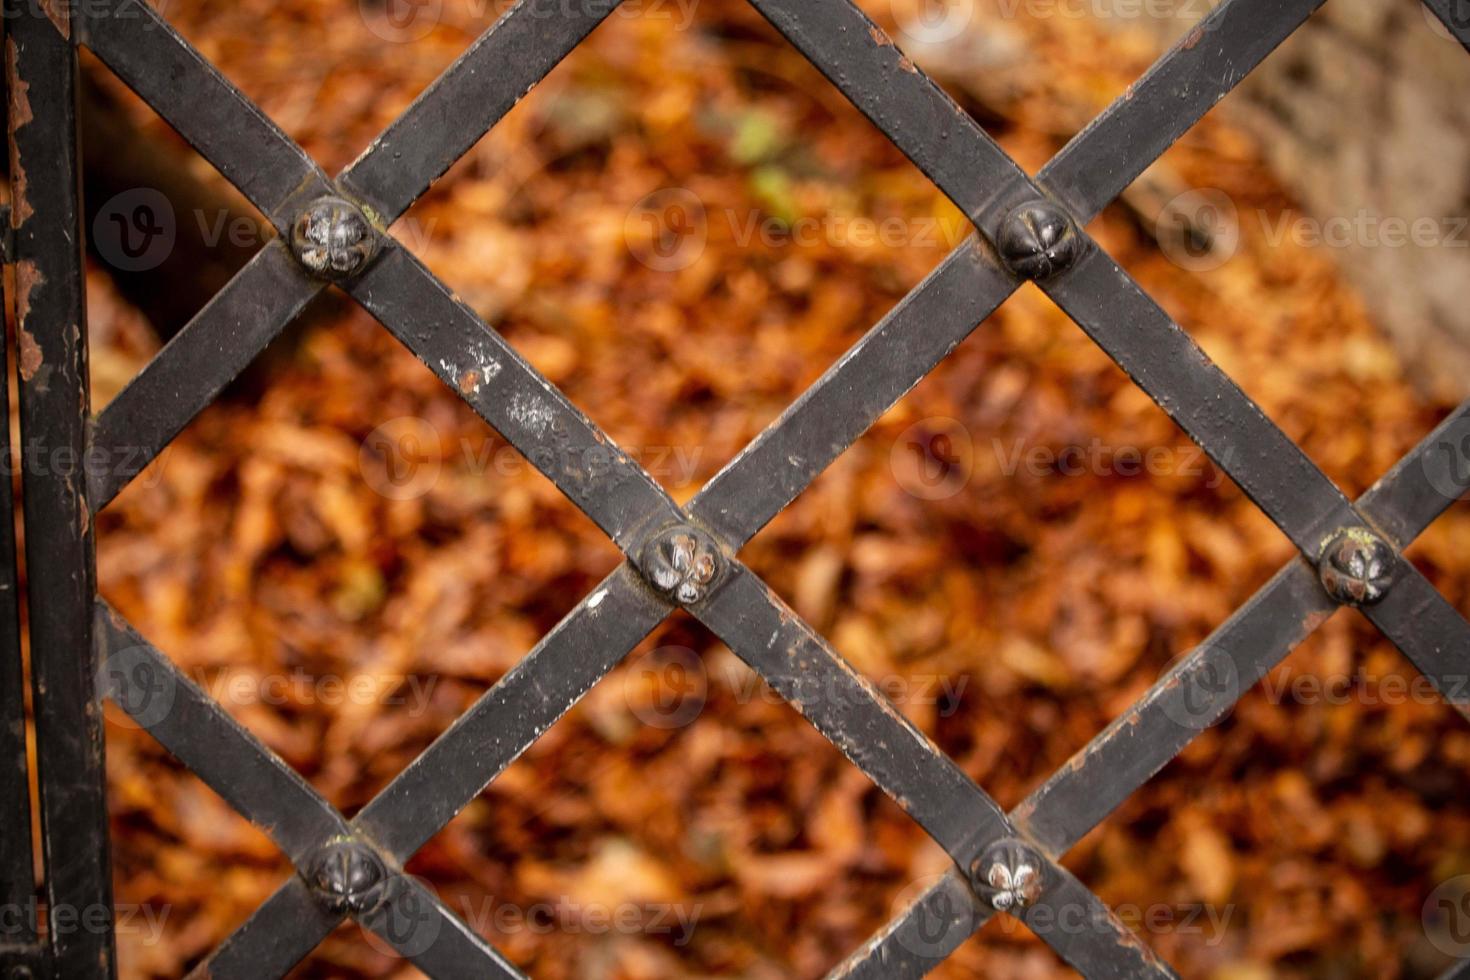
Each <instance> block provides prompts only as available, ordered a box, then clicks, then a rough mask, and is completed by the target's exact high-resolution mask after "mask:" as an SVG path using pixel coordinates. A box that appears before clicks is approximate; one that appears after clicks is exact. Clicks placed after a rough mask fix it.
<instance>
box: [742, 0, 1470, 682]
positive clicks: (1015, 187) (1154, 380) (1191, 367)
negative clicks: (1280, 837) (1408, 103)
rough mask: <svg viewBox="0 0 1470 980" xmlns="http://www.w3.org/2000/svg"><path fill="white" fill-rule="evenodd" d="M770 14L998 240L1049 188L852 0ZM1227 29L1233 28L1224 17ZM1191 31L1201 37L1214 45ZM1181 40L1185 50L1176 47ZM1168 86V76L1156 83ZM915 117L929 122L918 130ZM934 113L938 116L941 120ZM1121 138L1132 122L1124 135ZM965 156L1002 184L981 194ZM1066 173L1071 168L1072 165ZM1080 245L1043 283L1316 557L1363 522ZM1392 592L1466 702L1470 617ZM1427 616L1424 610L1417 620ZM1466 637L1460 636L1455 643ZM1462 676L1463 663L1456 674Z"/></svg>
mask: <svg viewBox="0 0 1470 980" xmlns="http://www.w3.org/2000/svg"><path fill="white" fill-rule="evenodd" d="M751 2H752V3H753V4H755V6H756V7H757V8H759V9H760V11H761V13H762V14H763V15H765V16H766V17H767V18H768V19H770V20H771V22H772V23H773V24H774V25H775V26H776V27H777V28H778V29H779V30H780V31H781V32H782V33H783V34H785V35H786V36H787V37H788V38H790V39H791V40H792V43H793V44H795V45H796V46H797V47H798V49H800V50H801V52H802V53H803V54H804V55H806V57H807V58H808V59H809V60H811V61H812V62H813V63H814V64H816V65H817V66H818V67H820V68H821V70H822V71H823V72H824V73H826V74H827V76H828V78H829V79H831V80H832V82H833V83H834V84H835V85H836V86H837V87H838V88H839V89H840V90H841V91H842V92H843V94H844V95H846V96H847V97H848V98H849V99H850V100H852V102H853V103H854V104H855V105H857V106H858V107H859V108H860V109H861V110H862V111H863V112H864V113H865V114H866V115H867V116H868V117H869V118H870V119H871V120H872V121H873V122H874V124H876V125H877V126H878V127H879V128H880V129H882V130H883V131H884V132H885V134H886V135H888V136H889V138H890V139H892V140H893V141H894V143H895V144H896V145H897V146H898V147H899V148H900V149H901V150H903V152H904V153H905V154H906V155H908V156H909V157H910V158H911V159H913V160H914V162H915V163H916V164H918V165H919V166H920V168H921V169H923V170H924V171H925V172H926V173H928V174H929V175H930V176H931V177H932V178H933V179H934V180H935V181H936V182H937V183H939V184H940V188H941V189H942V190H944V191H945V192H946V193H947V194H949V195H950V197H951V198H953V199H954V200H955V202H956V203H957V204H958V205H959V206H960V207H961V208H963V209H965V210H967V211H968V212H969V213H970V214H971V216H972V219H973V220H974V221H975V222H976V224H977V225H978V226H979V227H980V228H981V230H982V231H983V232H985V233H986V235H987V237H989V238H990V239H991V240H992V241H994V240H995V239H996V238H997V235H998V229H999V225H1000V221H1001V218H1002V216H1003V214H1004V213H1005V212H1006V210H1008V209H1009V208H1010V207H1011V206H1012V205H1014V204H1017V203H1020V202H1022V201H1025V200H1028V199H1031V200H1034V199H1036V198H1041V197H1044V196H1045V195H1044V194H1043V192H1042V190H1041V189H1040V188H1039V187H1037V186H1035V185H1034V184H1032V182H1031V181H1030V179H1029V178H1027V177H1026V176H1025V175H1024V173H1022V172H1021V171H1020V168H1019V167H1017V166H1016V165H1015V163H1014V162H1013V161H1011V159H1010V157H1009V156H1007V155H1006V154H1005V152H1004V151H1003V150H1001V148H1000V147H999V146H998V145H996V143H995V142H994V141H993V140H992V139H990V137H989V136H988V135H986V134H985V133H984V131H983V130H981V129H980V128H979V126H977V125H976V124H975V123H974V121H973V120H972V119H970V117H969V116H968V115H967V114H966V113H964V111H963V110H962V109H960V108H959V106H957V105H955V103H954V102H953V100H951V99H950V98H949V96H948V95H947V94H945V92H944V91H943V90H942V89H940V88H939V87H938V86H937V85H935V84H934V83H933V82H932V81H930V80H929V79H928V78H927V77H925V76H924V75H923V73H922V72H919V71H918V70H917V69H915V68H914V67H913V65H912V63H911V62H909V61H908V59H907V58H906V57H904V56H903V54H902V53H901V52H899V51H898V49H897V48H896V46H895V45H894V44H893V42H892V41H891V40H890V39H889V38H888V37H887V35H885V34H883V32H882V31H881V30H879V28H878V27H877V26H876V25H874V24H873V22H872V21H871V20H870V19H869V18H868V17H867V15H866V14H864V13H863V12H862V11H861V10H859V9H858V8H857V7H856V6H855V5H853V4H852V3H851V2H850V0H834V2H832V3H829V4H822V5H819V6H816V7H812V6H810V5H801V4H798V2H797V0H751ZM1220 26H1224V25H1223V22H1222V23H1221V25H1220ZM1204 38H1205V35H1204V34H1203V33H1201V34H1200V35H1199V36H1198V37H1195V39H1194V40H1195V45H1194V46H1195V47H1198V46H1199V45H1200V44H1202V43H1204V44H1209V45H1212V46H1213V45H1214V43H1215V42H1214V41H1212V40H1211V41H1206V40H1204ZM1177 50H1179V49H1176V51H1177ZM1159 87H1160V88H1164V89H1167V86H1159ZM914 120H924V121H926V122H927V123H929V124H930V125H928V126H927V128H926V127H925V126H918V125H915V123H914ZM936 120H939V121H940V123H938V124H935V121H936ZM1121 135H1122V136H1126V135H1127V134H1126V131H1125V132H1122V133H1121ZM957 154H959V155H960V156H962V157H965V158H968V159H970V160H971V161H972V163H973V166H975V167H978V168H980V171H981V172H982V173H983V174H986V175H987V176H990V177H991V178H992V179H995V180H998V181H1003V182H1004V184H1005V186H1004V187H990V188H989V189H988V193H987V194H986V195H984V196H978V195H976V194H975V193H974V192H973V190H972V188H971V187H970V186H969V185H968V184H966V183H965V182H964V181H963V180H962V179H961V178H962V176H963V168H960V167H958V165H957V164H955V163H954V161H955V160H956V159H957ZM1065 172H1066V171H1065V170H1063V173H1065ZM1075 234H1076V235H1077V236H1078V238H1079V240H1080V242H1081V246H1080V248H1081V251H1082V255H1081V256H1080V257H1079V258H1078V260H1077V261H1076V263H1075V264H1074V265H1072V266H1071V267H1070V268H1068V269H1066V270H1065V271H1063V272H1062V273H1060V274H1059V275H1057V276H1056V277H1055V278H1053V279H1051V280H1048V281H1046V282H1044V283H1042V284H1041V287H1042V289H1043V290H1044V291H1045V292H1046V293H1047V295H1048V296H1050V297H1051V298H1052V300H1053V301H1054V302H1056V303H1057V305H1058V306H1060V307H1061V308H1062V309H1063V310H1064V311H1065V312H1066V313H1067V314H1068V315H1069V316H1070V317H1071V318H1072V319H1073V320H1075V321H1076V322H1077V324H1078V325H1079V326H1080V327H1082V329H1083V330H1084V331H1085V332H1086V333H1087V334H1088V335H1089V336H1090V337H1091V338H1092V339H1093V341H1094V342H1095V343H1097V344H1098V346H1100V347H1101V348H1102V349H1103V350H1104V351H1105V352H1106V353H1107V354H1108V356H1109V357H1111V358H1112V359H1113V360H1114V361H1116V362H1117V363H1118V364H1119V365H1120V366H1121V367H1122V368H1123V369H1124V371H1126V372H1127V373H1128V375H1129V376H1130V377H1131V378H1132V379H1133V380H1134V381H1135V382H1136V383H1137V384H1138V385H1139V387H1141V388H1142V389H1143V390H1144V391H1145V392H1147V393H1148V395H1149V397H1151V398H1152V399H1153V400H1154V401H1155V402H1156V403H1157V404H1158V405H1159V407H1160V408H1162V409H1163V410H1164V411H1165V412H1166V413H1167V414H1168V415H1169V416H1170V418H1172V419H1173V420H1174V421H1175V422H1176V423H1177V424H1178V425H1179V426H1180V427H1181V428H1182V429H1183V430H1184V431H1185V432H1186V433H1187V434H1188V435H1189V436H1190V438H1192V439H1193V440H1194V441H1195V442H1197V443H1198V444H1199V445H1200V446H1201V447H1202V448H1203V449H1204V450H1205V452H1206V453H1207V454H1209V456H1210V457H1211V458H1212V459H1213V460H1214V461H1215V462H1216V463H1217V464H1218V465H1219V466H1220V467H1221V469H1223V470H1224V471H1225V472H1226V473H1227V474H1229V475H1230V477H1231V478H1232V479H1233V480H1235V482H1236V483H1237V484H1238V485H1239V486H1240V487H1241V489H1242V490H1244V491H1245V493H1246V495H1247V496H1249V497H1250V498H1251V499H1252V500H1253V501H1254V502H1255V503H1256V505H1257V506H1259V507H1260V508H1261V509H1262V510H1263V511H1265V513H1266V514H1267V516H1268V517H1270V518H1271V520H1272V521H1273V522H1275V523H1276V525H1277V526H1278V527H1280V528H1281V529H1282V531H1284V532H1285V533H1286V535H1287V536H1288V537H1289V538H1290V539H1291V540H1292V542H1293V543H1294V544H1296V546H1297V547H1298V548H1299V549H1300V550H1301V551H1302V552H1303V554H1305V555H1307V556H1308V557H1309V558H1310V559H1312V560H1316V559H1317V557H1318V556H1319V554H1320V552H1321V549H1322V547H1323V545H1324V543H1325V542H1326V540H1327V539H1328V538H1329V537H1330V536H1331V535H1332V534H1333V533H1335V532H1337V531H1339V530H1343V529H1346V528H1352V527H1360V526H1364V525H1366V524H1367V522H1366V521H1365V520H1364V519H1363V518H1362V516H1361V515H1359V514H1356V513H1355V512H1354V511H1353V509H1352V507H1351V505H1350V504H1349V503H1348V501H1347V498H1346V497H1344V496H1343V494H1342V492H1341V491H1339V490H1338V489H1337V487H1336V486H1334V485H1333V484H1332V482H1331V481H1330V480H1328V479H1327V477H1326V476H1325V475H1324V474H1323V473H1322V472H1321V470H1319V469H1317V467H1316V466H1315V464H1313V463H1312V461H1311V460H1310V459H1308V458H1307V456H1306V454H1305V453H1304V452H1302V450H1301V448H1300V447H1298V446H1297V445H1296V443H1294V442H1292V441H1291V440H1290V439H1289V438H1287V436H1286V435H1285V433H1283V432H1282V431H1281V430H1280V429H1279V428H1278V427H1277V426H1276V425H1275V423H1273V422H1272V421H1271V420H1270V419H1268V418H1266V416H1265V414H1264V413H1263V412H1262V411H1261V410H1260V408H1259V406H1257V405H1256V404H1255V402H1253V401H1251V399H1250V398H1249V397H1248V396H1247V395H1246V394H1245V392H1243V391H1241V390H1240V388H1239V386H1237V385H1236V384H1235V383H1234V382H1233V381H1232V380H1231V379H1230V378H1229V377H1228V376H1226V375H1225V373H1224V372H1223V371H1221V370H1219V368H1217V367H1216V366H1215V365H1214V364H1213V363H1212V362H1211V361H1210V360H1209V358H1208V357H1207V356H1206V355H1205V354H1204V352H1203V351H1202V350H1200V348H1199V346H1198V345H1197V344H1195V343H1194V340H1193V339H1192V338H1191V337H1190V336H1189V335H1188V334H1187V333H1185V332H1184V331H1183V330H1182V329H1181V328H1180V327H1179V326H1178V325H1177V324H1176V323H1174V322H1173V320H1172V319H1170V317H1169V316H1168V314H1167V313H1165V312H1164V311H1163V309H1161V308H1160V307H1159V306H1158V304H1157V303H1155V302H1154V301H1153V299H1152V298H1150V297H1149V296H1148V295H1147V294H1146V293H1145V292H1144V291H1143V290H1142V289H1141V288H1140V287H1139V286H1138V285H1137V283H1135V282H1134V281H1133V279H1132V278H1131V277H1130V276H1129V275H1128V274H1127V273H1126V272H1125V271H1124V270H1123V269H1122V268H1121V267H1120V266H1118V264H1117V263H1116V262H1115V261H1113V259H1112V258H1111V257H1110V256H1108V255H1107V254H1106V253H1105V252H1104V251H1103V250H1102V249H1101V248H1099V247H1098V246H1097V245H1096V243H1095V242H1093V241H1092V240H1091V239H1090V238H1089V237H1088V236H1087V235H1086V234H1085V232H1083V231H1082V230H1081V229H1080V228H1078V229H1077V230H1076V232H1075ZM1399 565H1400V573H1401V577H1402V578H1403V579H1404V581H1403V582H1402V583H1401V584H1400V585H1398V586H1396V587H1395V589H1394V593H1396V594H1397V598H1393V599H1390V600H1389V605H1388V606H1387V607H1386V608H1382V609H1380V610H1378V611H1377V613H1373V612H1370V617H1375V616H1376V618H1375V619H1374V621H1375V623H1379V622H1380V621H1381V627H1382V628H1383V629H1384V632H1385V635H1387V636H1389V638H1390V639H1393V640H1395V642H1396V643H1398V644H1399V645H1400V649H1402V650H1404V652H1405V653H1406V654H1407V655H1408V656H1409V657H1410V658H1411V659H1414V660H1415V661H1416V663H1419V664H1420V665H1421V669H1423V670H1424V671H1425V673H1426V674H1427V676H1429V677H1430V678H1431V679H1432V680H1433V681H1434V682H1435V683H1436V685H1438V686H1439V688H1440V690H1441V691H1442V692H1443V693H1444V694H1445V695H1446V697H1447V698H1448V699H1449V700H1451V702H1452V703H1455V704H1456V705H1457V706H1463V705H1466V704H1467V693H1466V691H1465V690H1464V688H1465V685H1464V684H1463V683H1462V682H1459V681H1457V680H1456V679H1455V678H1456V673H1455V672H1456V658H1455V657H1454V656H1453V654H1452V653H1451V651H1452V650H1454V649H1456V648H1460V649H1463V648H1465V646H1466V645H1470V623H1466V622H1465V620H1464V617H1463V616H1460V615H1459V613H1457V612H1455V610H1453V609H1452V608H1451V607H1450V606H1449V604H1448V603H1446V602H1444V601H1443V599H1442V598H1439V599H1436V598H1435V596H1434V595H1433V594H1432V593H1433V589H1432V587H1431V586H1430V585H1429V584H1428V583H1427V582H1426V581H1424V579H1423V577H1422V576H1421V575H1419V573H1418V572H1417V571H1416V570H1415V569H1413V568H1412V566H1410V565H1409V564H1408V563H1407V562H1402V561H1400V562H1399ZM1416 615H1417V616H1418V617H1420V619H1419V620H1416V619H1415V616H1416ZM1457 644H1458V645H1459V646H1458V647H1457ZM1459 673H1460V674H1463V671H1459Z"/></svg>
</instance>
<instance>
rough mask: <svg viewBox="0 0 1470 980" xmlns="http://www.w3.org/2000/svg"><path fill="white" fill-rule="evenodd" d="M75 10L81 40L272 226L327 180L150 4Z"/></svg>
mask: <svg viewBox="0 0 1470 980" xmlns="http://www.w3.org/2000/svg"><path fill="white" fill-rule="evenodd" d="M78 12H79V13H80V14H82V15H83V18H84V19H81V20H79V21H78V35H79V40H81V41H82V43H84V44H85V45H86V46H87V47H88V49H90V50H91V51H92V53H93V54H95V55H96V56H97V57H98V58H99V59H100V60H101V61H102V63H103V64H105V65H106V66H107V67H108V68H109V69H111V70H112V72H113V73H114V74H115V75H117V77H118V78H120V79H122V80H123V81H124V82H126V83H127V85H128V87H129V88H131V89H132V90H133V91H134V92H136V93H137V94H138V95H139V96H140V97H141V98H142V99H143V101H144V102H147V103H148V104H149V105H150V106H152V107H153V109H154V111H156V112H157V113H158V114H159V116H161V117H162V118H163V119H164V120H165V121H166V122H168V123H169V125H171V126H173V128H174V129H175V130H176V131H177V132H178V133H179V135H180V136H182V137H183V138H184V139H185V141H187V142H188V143H189V145H191V146H193V147H194V149H196V150H198V151H199V155H200V156H202V157H204V159H206V160H208V161H209V162H210V163H211V164H213V166H214V168H215V169H216V170H218V171H219V172H220V174H221V175H222V176H224V178H225V179H226V180H228V181H229V182H230V183H232V184H234V185H235V187H236V188H238V189H239V191H240V193H241V194H244V195H245V199H246V200H248V201H249V202H250V203H251V204H253V205H255V206H256V207H257V208H259V209H260V213H261V214H263V215H265V216H266V217H267V218H269V219H270V221H271V223H272V224H273V225H275V227H276V230H277V231H280V232H281V233H282V234H285V233H287V232H288V231H289V229H290V225H291V215H290V214H289V213H288V212H287V211H286V210H285V209H284V205H285V204H286V203H287V202H288V201H290V200H292V199H293V198H298V197H300V196H301V194H302V193H303V191H308V192H309V191H310V190H311V189H312V188H314V189H315V190H316V192H317V193H325V192H326V191H327V189H328V188H330V186H331V184H330V182H329V181H328V180H327V177H326V174H324V173H322V171H321V169H320V168H319V167H317V165H316V163H315V162H314V161H313V160H312V159H311V158H310V157H309V156H307V155H306V153H305V152H304V151H303V150H302V149H301V148H300V147H299V146H297V145H296V144H295V143H294V142H292V140H291V138H290V137H289V136H287V135H286V134H285V133H284V132H282V131H281V128H280V127H279V126H277V125H276V124H275V123H274V122H272V121H271V120H270V119H269V118H268V117H267V116H266V115H265V113H263V112H261V111H260V109H259V108H258V107H257V106H256V105H255V103H254V102H251V101H250V100H249V99H248V98H246V97H245V95H244V93H242V92H241V91H240V90H239V89H238V88H236V87H235V86H234V85H233V84H232V83H231V82H230V81H229V80H228V79H226V78H225V77H224V75H222V74H220V72H219V71H218V69H216V68H215V67H214V66H213V65H212V64H210V63H209V62H208V61H206V60H205V59H204V57H203V56H202V55H201V54H200V53H199V52H198V51H196V50H195V49H194V47H193V46H192V45H190V44H189V42H188V41H186V40H184V38H183V37H182V36H180V35H179V33H178V32H177V31H175V30H174V29H173V28H172V27H170V26H169V24H168V22H167V21H165V20H164V19H163V17H162V16H160V15H159V14H158V12H157V11H155V10H154V9H153V8H152V7H150V6H149V5H148V4H144V3H136V2H134V0H99V2H97V3H90V4H83V5H80V6H79V8H78ZM313 196H315V195H313Z"/></svg>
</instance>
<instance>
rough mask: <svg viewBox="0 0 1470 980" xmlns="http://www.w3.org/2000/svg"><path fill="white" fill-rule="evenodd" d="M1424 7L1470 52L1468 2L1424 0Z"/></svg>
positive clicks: (1462, 0) (1465, 0)
mask: <svg viewBox="0 0 1470 980" xmlns="http://www.w3.org/2000/svg"><path fill="white" fill-rule="evenodd" d="M1424 5H1425V6H1426V7H1428V8H1429V9H1430V10H1431V11H1433V12H1434V16H1436V17H1438V18H1439V22H1440V23H1441V24H1443V25H1444V26H1445V29H1446V30H1448V31H1449V32H1450V33H1451V34H1453V35H1454V36H1455V40H1457V41H1459V42H1460V43H1461V44H1462V45H1464V46H1465V50H1466V51H1470V0H1424Z"/></svg>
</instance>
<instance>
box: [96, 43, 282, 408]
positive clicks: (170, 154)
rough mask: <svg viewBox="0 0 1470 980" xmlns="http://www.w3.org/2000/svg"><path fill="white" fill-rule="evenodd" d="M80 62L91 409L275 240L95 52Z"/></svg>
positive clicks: (235, 194)
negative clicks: (90, 339)
mask: <svg viewBox="0 0 1470 980" xmlns="http://www.w3.org/2000/svg"><path fill="white" fill-rule="evenodd" d="M80 61H81V65H82V68H81V75H80V78H81V84H80V91H81V93H82V94H81V99H80V111H79V113H78V123H79V125H80V127H81V134H82V139H81V143H82V149H83V167H82V181H83V203H84V205H85V220H86V224H85V230H86V238H87V249H88V265H87V267H88V276H87V282H88V300H89V303H88V306H89V308H88V329H89V331H90V335H91V337H92V343H93V346H94V353H93V355H92V359H91V380H92V407H93V411H94V412H100V411H101V410H102V409H103V408H104V407H105V406H106V404H107V403H108V402H109V401H111V400H112V398H113V396H115V395H116V394H117V393H118V392H119V391H121V390H122V389H123V387H124V386H126V385H127V384H128V382H130V381H131V380H133V378H134V377H135V376H136V375H137V374H138V372H139V371H141V370H142V369H143V367H144V366H145V365H146V364H147V363H148V361H149V360H150V359H151V358H152V357H153V356H154V355H155V354H156V353H157V352H158V350H159V348H161V347H162V346H163V345H164V344H165V343H167V342H168V340H170V339H171V338H172V337H173V336H174V335H176V334H177V333H178V332H179V331H181V330H182V329H183V328H184V326H185V325H186V324H187V323H189V321H190V320H191V319H192V318H193V317H194V316H195V315H196V314H198V313H199V311H200V310H201V309H202V308H203V307H204V306H205V305H207V304H208V303H209V302H210V301H211V300H212V299H214V297H215V296H216V295H217V294H218V293H219V291H220V290H221V289H223V288H224V287H225V285H226V284H227V283H228V282H229V281H230V278H231V277H232V276H234V275H235V274H236V273H237V272H239V271H240V269H242V268H243V267H244V266H245V265H246V263H248V262H249V261H250V260H251V259H252V258H253V257H254V256H255V255H256V253H257V252H259V251H260V249H261V248H262V247H263V246H265V245H266V244H267V243H269V242H270V241H271V240H272V239H273V238H274V237H275V235H276V232H275V230H274V229H273V228H272V227H271V225H270V222H269V220H267V218H266V217H265V216H263V215H262V214H261V213H260V212H259V211H258V210H257V209H256V208H255V207H254V206H253V205H251V203H250V202H249V201H247V200H246V199H245V198H244V197H243V196H242V195H241V194H240V193H239V192H238V191H236V190H235V188H234V187H233V186H231V184H230V183H229V181H227V180H226V179H225V178H224V177H223V176H221V175H220V174H219V172H218V171H217V170H215V169H214V167H212V166H211V165H210V163H209V162H208V161H207V160H205V159H204V157H203V156H201V155H200V154H199V153H198V151H196V150H195V149H194V148H193V147H192V146H190V145H189V144H188V143H187V142H186V141H185V140H184V139H182V138H181V137H180V136H179V135H178V134H177V133H176V132H175V131H174V130H173V129H172V128H170V126H169V124H168V123H167V122H166V121H164V120H163V119H162V118H161V117H160V116H159V115H158V114H157V113H156V112H155V111H154V110H153V108H152V107H150V106H149V105H148V104H147V103H146V102H144V101H143V100H142V99H141V98H139V97H138V96H137V95H136V94H135V93H134V92H133V91H132V89H130V88H129V87H128V86H127V85H126V84H125V83H124V82H123V81H122V80H121V79H119V78H118V77H117V76H116V75H114V74H113V73H112V72H111V71H110V70H109V69H108V68H107V66H106V65H104V64H103V63H102V62H101V61H99V60H98V59H97V57H96V56H95V55H93V54H92V53H91V52H89V51H87V50H85V49H83V50H82V51H81V52H80ZM297 333H298V335H299V331H298V332H297Z"/></svg>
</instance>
